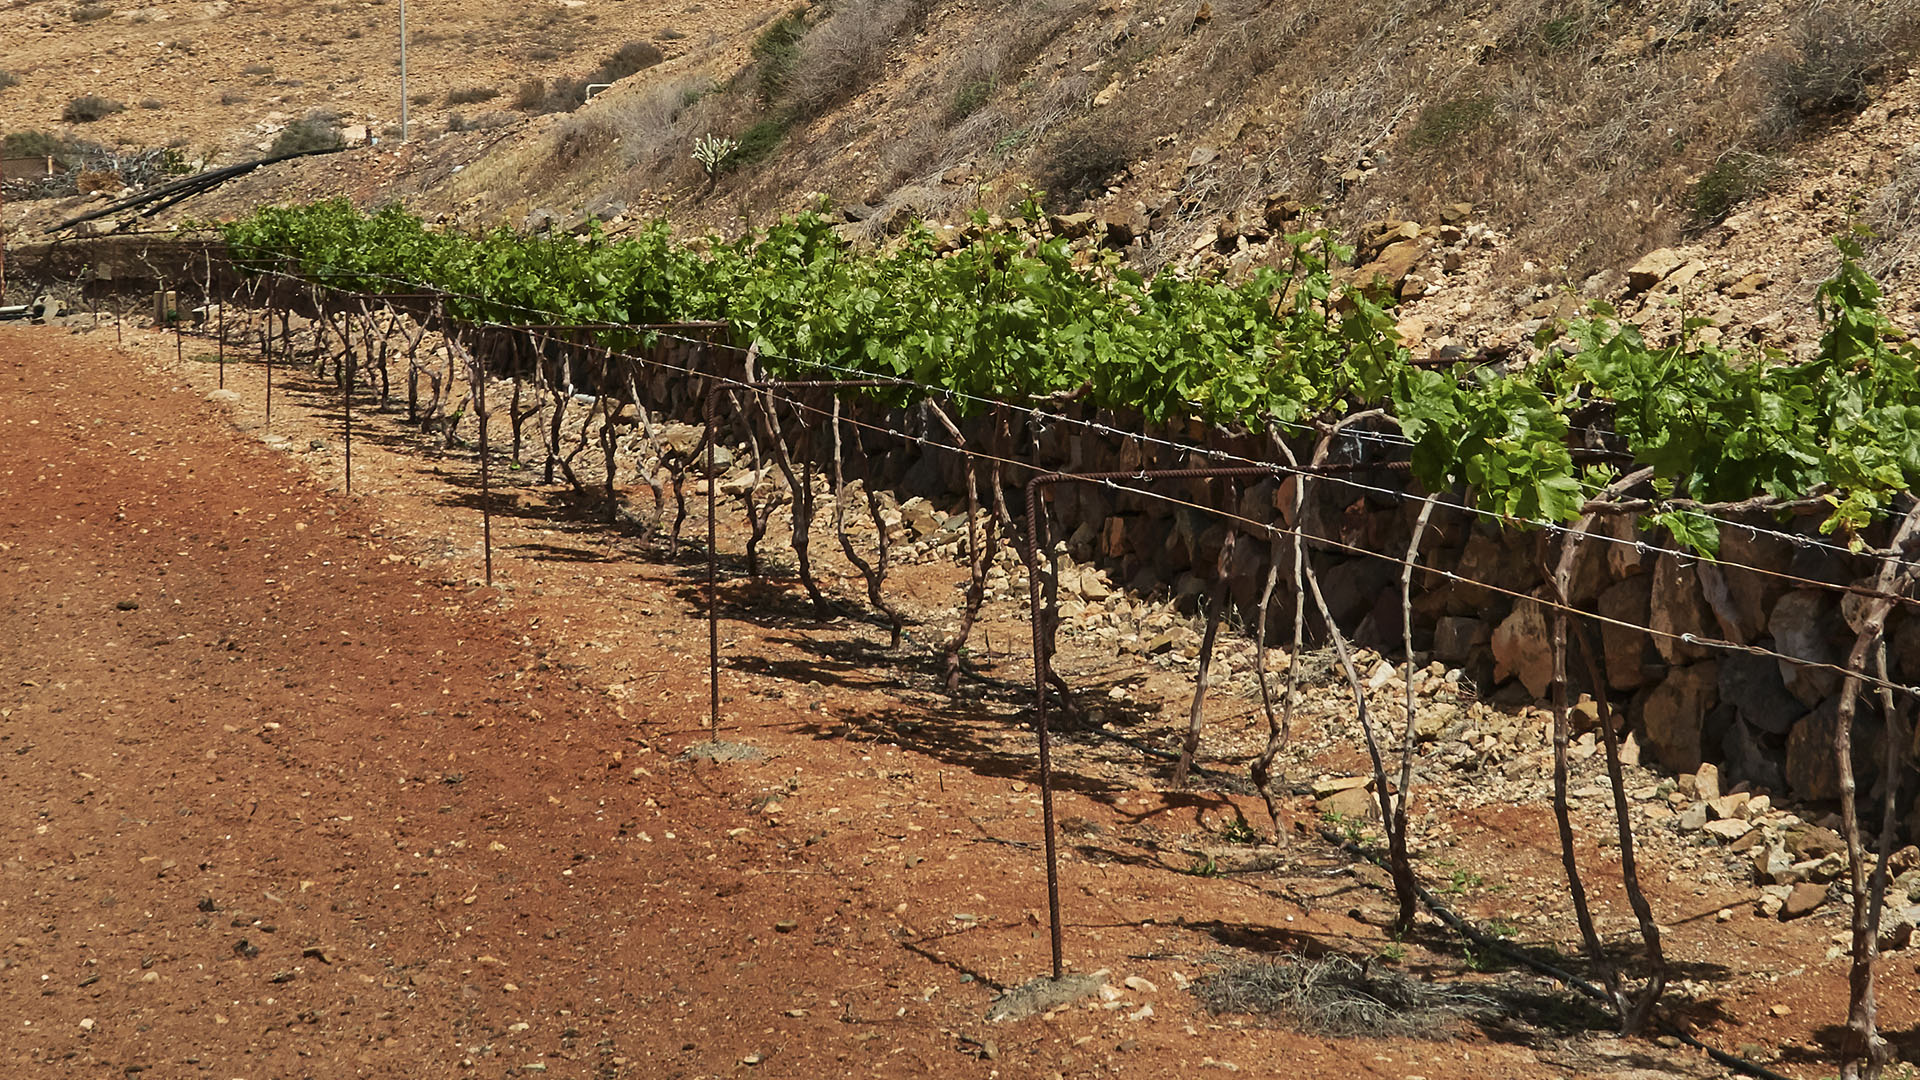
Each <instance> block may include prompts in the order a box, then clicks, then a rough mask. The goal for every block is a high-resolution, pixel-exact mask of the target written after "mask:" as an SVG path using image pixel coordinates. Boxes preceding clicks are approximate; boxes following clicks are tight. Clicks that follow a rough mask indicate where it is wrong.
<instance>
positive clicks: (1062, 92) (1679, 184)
mask: <svg viewBox="0 0 1920 1080" xmlns="http://www.w3.org/2000/svg"><path fill="white" fill-rule="evenodd" d="M1915 26H1920V3H1916V2H1915V0H1878V2H1871V0H1836V2H1816V3H1811V4H1794V5H1788V6H1786V7H1780V6H1767V7H1752V6H1743V5H1738V4H1733V3H1726V2H1722V0H1664V2H1660V3H1653V4H1648V5H1639V6H1635V7H1632V8H1628V7H1624V6H1616V5H1610V4H1606V3H1601V2H1598V0H1579V2H1569V0H1508V2H1502V3H1497V4H1494V5H1492V6H1491V7H1489V8H1486V9H1482V10H1478V11H1475V12H1472V13H1468V12H1463V11H1462V10H1461V9H1460V6H1459V5H1457V4H1449V3H1444V2H1430V3H1416V4H1409V3H1405V2H1404V0H1359V2H1356V3H1335V2H1332V0H1307V2H1305V3H1287V4H1282V3H1277V2H1274V0H1215V2H1209V3H1199V2H1196V0H1181V2H1177V3H1176V2H1164V0H1139V2H1136V3H1133V4H1131V5H1119V4H1099V3H1096V2H1092V0H1054V2H1050V3H1040V4H1033V3H1013V2H1003V3H988V4H982V5H955V4H928V3H925V2H924V0H860V2H856V3H844V4H834V5H826V4H821V5H816V6H814V7H813V8H811V9H799V10H797V11H796V12H794V13H789V14H786V15H779V14H778V13H777V12H768V18H767V20H766V21H764V22H762V23H760V24H759V25H758V26H756V27H754V28H753V30H752V37H753V42H752V47H751V48H749V49H747V50H744V52H745V55H744V57H743V55H742V53H743V50H742V49H740V48H737V47H736V48H734V49H732V50H727V51H721V50H713V51H712V53H711V55H710V57H702V56H698V55H696V56H691V57H689V58H688V62H686V63H682V64H677V65H668V66H667V67H664V68H663V69H661V70H660V71H658V72H656V73H653V74H652V75H651V76H650V77H649V78H644V79H635V80H633V81H632V82H633V83H634V84H636V85H633V86H632V87H631V88H630V89H629V88H625V87H623V88H621V90H619V91H616V92H615V93H613V94H610V95H608V98H607V100H605V101H604V102H599V103H596V104H595V105H594V106H593V107H591V108H589V109H586V110H583V111H582V112H581V113H580V114H578V115H577V117H576V118H575V119H574V120H573V121H572V122H571V123H570V124H569V125H567V126H566V127H563V128H561V129H559V130H557V131H556V132H554V133H553V134H552V135H550V136H548V137H547V140H546V142H545V144H544V146H537V147H521V148H519V149H518V150H516V151H513V153H515V154H517V155H519V157H520V160H521V161H523V162H525V161H529V160H538V159H539V158H541V157H543V156H544V157H545V158H546V159H547V161H548V163H550V164H551V165H555V166H559V167H560V168H561V169H562V170H563V171H564V172H565V173H566V174H567V175H566V179H565V181H564V183H563V184H562V187H561V190H560V192H559V193H558V195H559V197H560V198H567V197H572V198H576V199H579V200H581V201H585V200H586V199H587V198H588V197H591V196H593V195H604V194H607V193H612V194H614V195H617V196H618V197H620V198H621V199H623V200H628V201H632V202H635V203H636V204H641V205H649V204H650V200H651V199H652V198H654V197H656V196H659V195H662V194H676V195H677V197H678V198H679V199H680V203H681V205H680V206H679V208H678V209H677V210H676V216H679V215H680V214H686V213H691V214H693V215H695V216H696V217H698V218H700V219H701V220H702V222H703V223H705V224H710V225H717V226H719V227H721V228H723V229H724V228H728V227H738V225H739V224H740V223H741V222H742V221H743V220H752V219H754V218H755V217H757V216H758V217H764V215H765V214H766V213H768V212H770V211H772V210H774V209H778V208H782V207H791V206H795V205H798V204H799V201H800V200H799V199H798V198H797V197H796V196H797V194H798V193H801V192H810V191H819V192H825V193H827V194H828V195H829V196H830V197H832V198H833V199H834V200H835V201H836V202H837V203H839V204H841V205H845V206H848V207H851V208H855V209H856V211H857V214H858V216H862V217H866V211H865V210H859V209H858V208H860V207H868V208H872V209H873V210H875V211H877V212H876V213H874V214H873V215H872V216H871V217H870V218H866V219H867V220H870V221H874V222H886V221H898V220H899V219H900V217H901V215H903V214H914V215H920V216H925V217H929V218H951V217H953V216H956V215H958V214H961V213H964V212H965V211H967V210H969V209H973V208H975V207H981V208H986V209H989V210H992V209H999V208H1002V207H1004V206H1006V205H1007V204H1008V203H1009V202H1011V201H1013V200H1014V199H1016V198H1017V196H1018V189H1019V187H1020V186H1021V185H1023V184H1032V185H1035V186H1037V187H1040V188H1043V189H1045V190H1046V191H1048V192H1049V196H1050V197H1049V202H1050V204H1051V205H1052V206H1053V207H1054V208H1056V209H1073V208H1077V207H1080V206H1081V205H1083V204H1084V205H1086V206H1087V207H1088V208H1094V209H1100V208H1106V207H1115V208H1120V209H1124V208H1125V207H1127V206H1129V205H1131V204H1134V203H1136V202H1137V203H1141V204H1143V207H1142V208H1143V209H1144V210H1146V211H1147V212H1149V213H1152V212H1158V213H1159V214H1160V218H1159V225H1158V227H1159V228H1161V229H1162V230H1163V232H1162V237H1161V242H1162V245H1163V248H1164V249H1165V250H1161V251H1154V250H1151V249H1150V250H1147V251H1144V252H1141V253H1140V256H1141V258H1142V259H1143V261H1145V262H1146V263H1147V264H1148V265H1150V266H1151V265H1159V264H1160V263H1161V262H1164V261H1166V259H1167V258H1168V257H1169V256H1171V255H1175V254H1180V253H1183V251H1184V249H1183V248H1182V247H1181V245H1182V243H1183V242H1184V241H1185V240H1187V239H1191V238H1192V237H1194V236H1197V235H1199V234H1200V232H1201V231H1202V230H1203V228H1204V227H1206V223H1207V222H1208V221H1210V220H1213V219H1217V218H1218V217H1219V216H1221V215H1230V214H1232V213H1233V212H1234V211H1235V210H1236V209H1238V208H1239V207H1241V206H1242V205H1243V204H1245V203H1248V202H1250V201H1252V200H1257V199H1263V198H1267V197H1272V196H1276V195H1285V196H1290V197H1294V198H1298V199H1300V200H1301V201H1303V202H1306V203H1309V204H1316V205H1320V206H1322V207H1324V208H1325V209H1326V210H1327V212H1328V213H1329V215H1330V217H1331V218H1332V219H1333V220H1334V221H1335V222H1342V221H1345V222H1359V221H1364V220H1368V219H1372V218H1379V217H1383V216H1392V215H1405V216H1412V217H1416V218H1422V219H1426V218H1428V217H1430V216H1431V215H1432V214H1434V213H1435V212H1436V211H1437V209H1438V208H1439V207H1441V206H1445V205H1448V204H1452V203H1458V202H1468V203H1472V204H1473V205H1474V206H1475V208H1476V215H1477V216H1478V217H1481V218H1483V219H1485V220H1487V221H1488V222H1490V223H1492V224H1494V225H1495V226H1497V227H1499V228H1501V229H1502V230H1503V231H1504V232H1506V233H1508V234H1509V235H1510V236H1511V239H1512V242H1511V243H1510V244H1508V245H1507V246H1506V247H1505V248H1504V252H1503V255H1502V259H1503V263H1502V265H1503V267H1504V268H1505V269H1507V270H1517V269H1519V268H1520V267H1521V265H1522V264H1523V263H1526V262H1531V263H1533V264H1534V267H1533V269H1534V270H1535V274H1534V276H1535V278H1536V279H1537V280H1540V281H1545V282H1552V281H1564V282H1578V281H1579V280H1581V279H1582V278H1584V277H1585V276H1587V275H1589V274H1591V273H1593V272H1595V271H1598V270H1601V269H1605V268H1608V267H1612V266H1618V265H1619V264H1620V263H1621V262H1622V261H1623V260H1630V259H1632V258H1633V257H1635V256H1637V255H1638V254H1640V253H1641V252H1644V251H1646V250H1648V249H1649V248H1652V247H1656V246H1659V245H1661V244H1664V243H1669V242H1672V241H1674V240H1676V239H1678V238H1681V237H1683V236H1684V235H1685V234H1687V233H1688V232H1689V231H1690V230H1692V229H1694V228H1696V227H1698V226H1700V225H1701V224H1704V223H1709V222H1711V221H1713V220H1715V219H1717V218H1718V217H1720V216H1723V215H1724V214H1726V213H1728V212H1730V211H1731V210H1733V209H1735V208H1737V207H1738V206H1739V205H1740V204H1741V203H1742V202H1744V201H1746V200H1749V199H1751V198H1753V197H1755V196H1758V195H1760V194H1763V193H1764V192H1766V191H1767V190H1770V189H1771V188H1773V187H1775V186H1777V185H1778V184H1780V183H1781V182H1783V181H1785V180H1788V179H1790V178H1791V177H1792V175H1793V169H1794V163H1793V153H1794V150H1795V148H1796V147H1797V146H1799V145H1801V144H1802V143H1803V142H1804V141H1805V140H1806V139H1808V138H1809V137H1816V136H1818V135H1819V134H1821V133H1822V132H1823V131H1825V130H1827V129H1828V128H1829V127H1831V126H1832V125H1835V124H1837V123H1844V122H1846V121H1847V120H1848V118H1850V117H1852V116H1853V115H1855V114H1856V113H1857V112H1858V111H1859V110H1860V109H1861V108H1862V107H1863V106H1865V105H1866V104H1867V103H1868V102H1870V101H1871V100H1873V99H1874V97H1875V95H1876V94H1878V93H1880V91H1881V90H1882V89H1883V88H1884V86H1885V85H1887V84H1888V83H1890V82H1893V81H1897V80H1899V79H1902V78H1906V77H1907V75H1906V65H1907V63H1909V62H1910V58H1911V55H1912V50H1913V47H1914V45H1915V42H1916V33H1915V31H1914V29H1913V28H1914V27H1915ZM735 44H736V46H737V45H738V44H740V43H738V42H736V43H735ZM709 134H717V135H723V136H728V137H731V138H734V139H736V140H738V141H739V142H740V143H741V148H740V150H738V151H737V152H736V154H735V157H734V159H733V161H732V162H731V163H730V165H731V168H730V173H731V175H730V176H729V177H728V178H727V179H726V180H725V181H724V182H723V183H722V184H721V185H720V187H719V189H718V191H717V192H716V193H715V195H714V197H713V198H712V199H711V200H709V201H708V202H706V203H702V204H700V205H697V206H694V207H691V208H689V207H687V206H685V205H684V204H685V198H686V197H687V196H694V195H697V194H698V193H699V191H700V189H701V188H702V187H703V182H704V174H703V173H702V171H701V170H700V168H699V167H698V166H696V165H695V164H694V163H693V162H692V160H691V157H690V154H691V149H692V145H693V142H694V140H696V139H698V138H700V137H702V136H705V135H709ZM616 145H617V146H618V147H619V150H618V151H617V152H615V151H614V150H613V148H614V147H615V146H616ZM596 148H597V149H596ZM1203 149H1205V150H1212V151H1216V152H1217V154H1216V155H1214V156H1212V157H1211V159H1210V160H1208V161H1206V162H1204V163H1203V164H1202V165H1201V166H1196V167H1194V168H1188V167H1187V166H1188V164H1189V162H1190V160H1191V158H1190V155H1192V154H1193V153H1194V152H1195V151H1196V150H1203ZM1202 156H1206V155H1204V154H1203V155H1202ZM463 193H464V194H467V195H469V196H471V197H475V198H477V200H478V202H477V205H478V206H480V207H481V208H482V210H483V212H484V211H485V210H486V209H487V208H489V207H491V208H493V209H496V210H498V209H504V208H506V207H507V206H510V205H524V204H525V203H526V202H527V201H529V200H540V199H542V198H543V197H544V198H546V199H547V200H549V201H552V200H554V198H555V193H552V192H543V191H539V190H536V189H535V188H533V187H531V186H530V187H529V188H526V189H522V190H519V191H516V192H514V193H512V194H511V195H505V194H503V193H501V192H499V191H496V190H485V191H483V190H480V189H479V188H477V187H475V188H472V189H469V190H467V191H466V192H463ZM650 205H651V206H652V207H653V208H656V209H657V208H660V207H663V206H664V205H665V204H664V203H651V204H650Z"/></svg>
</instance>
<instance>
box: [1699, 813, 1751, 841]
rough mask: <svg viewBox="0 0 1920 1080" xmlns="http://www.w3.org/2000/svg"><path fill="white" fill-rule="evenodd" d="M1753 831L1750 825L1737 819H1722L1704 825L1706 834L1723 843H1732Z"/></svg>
mask: <svg viewBox="0 0 1920 1080" xmlns="http://www.w3.org/2000/svg"><path fill="white" fill-rule="evenodd" d="M1753 831H1754V828H1753V826H1752V825H1751V824H1749V823H1747V822H1745V821H1741V820H1740V819H1739V818H1723V819H1721V820H1719V821H1709V822H1707V823H1706V832H1707V834H1708V835H1710V836H1717V837H1719V838H1720V840H1721V841H1722V842H1724V843H1732V842H1733V841H1735V840H1738V839H1740V838H1741V837H1743V836H1745V835H1747V834H1748V833H1750V832H1753Z"/></svg>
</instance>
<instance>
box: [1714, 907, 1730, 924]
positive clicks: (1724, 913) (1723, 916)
mask: <svg viewBox="0 0 1920 1080" xmlns="http://www.w3.org/2000/svg"><path fill="white" fill-rule="evenodd" d="M1713 921H1714V922H1732V921H1733V909H1732V908H1728V907H1723V908H1721V909H1720V910H1719V911H1717V912H1714V915H1713Z"/></svg>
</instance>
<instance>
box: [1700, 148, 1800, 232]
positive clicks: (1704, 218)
mask: <svg viewBox="0 0 1920 1080" xmlns="http://www.w3.org/2000/svg"><path fill="white" fill-rule="evenodd" d="M1785 172H1786V170H1785V169H1784V167H1783V166H1782V165H1781V164H1780V162H1778V161H1776V160H1775V159H1773V158H1771V157H1769V156H1767V155H1766V154H1756V153H1753V152H1752V151H1749V150H1730V151H1728V152H1727V153H1725V154H1722V155H1720V159H1719V160H1718V161H1715V162H1714V163H1713V166H1712V167H1711V168H1709V169H1708V170H1707V171H1706V172H1705V173H1704V174H1703V175H1702V176H1701V177H1700V179H1699V180H1698V181H1697V182H1695V184H1694V185H1693V216H1694V218H1695V219H1696V220H1697V221H1699V222H1700V223H1702V224H1712V223H1713V222H1717V221H1719V220H1721V219H1722V218H1725V217H1726V216H1727V215H1728V214H1730V213H1732V212H1733V209H1734V207H1736V206H1739V205H1740V204H1741V203H1743V202H1746V201H1747V200H1748V199H1751V198H1754V197H1755V196H1758V195H1762V194H1765V193H1766V191H1767V189H1768V188H1770V187H1772V186H1773V185H1774V184H1775V183H1776V182H1777V181H1778V180H1779V179H1780V178H1781V176H1783V175H1785Z"/></svg>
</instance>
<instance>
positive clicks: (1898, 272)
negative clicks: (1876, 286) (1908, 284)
mask: <svg viewBox="0 0 1920 1080" xmlns="http://www.w3.org/2000/svg"><path fill="white" fill-rule="evenodd" d="M1864 218H1865V223H1866V225H1867V227H1868V228H1870V229H1872V230H1873V236H1872V237H1871V238H1870V239H1869V241H1868V246H1867V250H1868V254H1869V256H1870V265H1869V267H1868V269H1870V270H1872V271H1873V274H1874V276H1875V277H1877V278H1879V279H1880V280H1881V281H1891V280H1894V279H1895V278H1896V277H1905V276H1908V275H1911V274H1913V273H1914V272H1915V271H1920V147H1908V148H1907V150H1906V152H1905V153H1903V154H1901V155H1900V160H1899V162H1898V163H1897V164H1896V165H1895V166H1894V174H1893V179H1891V180H1889V181H1887V183H1886V185H1885V186H1884V187H1882V188H1880V190H1878V191H1876V192H1874V193H1873V196H1872V198H1871V199H1870V200H1869V201H1868V203H1867V208H1866V213H1865V215H1864Z"/></svg>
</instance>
